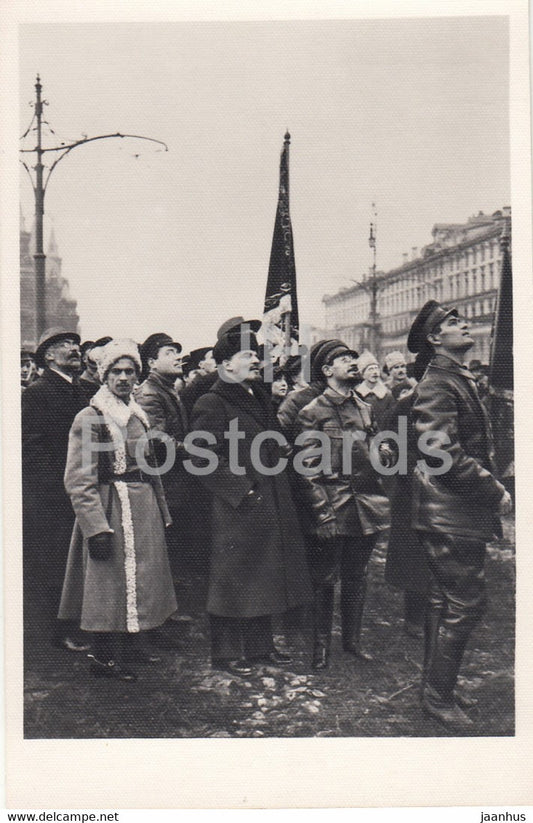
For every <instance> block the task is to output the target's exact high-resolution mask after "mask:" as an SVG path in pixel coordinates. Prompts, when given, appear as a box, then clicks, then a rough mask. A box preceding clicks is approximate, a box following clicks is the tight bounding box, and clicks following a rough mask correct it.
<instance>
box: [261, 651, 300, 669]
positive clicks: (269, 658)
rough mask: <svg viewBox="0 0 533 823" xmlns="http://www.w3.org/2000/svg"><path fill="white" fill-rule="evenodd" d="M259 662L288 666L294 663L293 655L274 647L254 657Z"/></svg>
mask: <svg viewBox="0 0 533 823" xmlns="http://www.w3.org/2000/svg"><path fill="white" fill-rule="evenodd" d="M252 659H253V660H257V662H258V663H270V664H271V665H272V666H286V665H287V664H288V663H292V657H291V656H290V654H286V652H280V651H279V650H278V649H273V650H272V651H271V652H269V653H268V654H262V655H261V656H260V657H254V658H252Z"/></svg>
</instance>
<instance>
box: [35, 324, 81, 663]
mask: <svg viewBox="0 0 533 823" xmlns="http://www.w3.org/2000/svg"><path fill="white" fill-rule="evenodd" d="M79 345H80V338H79V335H78V334H76V333H75V332H71V331H66V330H64V329H59V328H53V329H48V330H47V331H45V332H44V334H43V335H42V336H41V339H40V341H39V346H38V348H37V351H36V353H35V358H36V363H37V366H38V367H39V368H42V369H43V373H42V375H41V377H39V378H38V379H37V380H35V381H34V382H33V383H32V384H31V385H30V386H28V388H27V389H26V390H25V391H24V393H23V395H22V482H23V522H24V613H25V627H26V630H27V631H32V632H33V631H34V630H35V629H38V630H39V631H42V630H44V631H46V632H48V633H49V635H50V637H49V639H51V640H52V643H53V645H56V646H59V647H62V648H66V649H68V650H69V651H83V650H85V649H86V648H87V646H86V645H84V644H83V643H81V642H79V641H78V640H77V639H76V634H75V630H74V627H73V626H71V625H69V624H68V623H67V622H66V621H58V620H57V619H56V615H57V610H58V606H59V599H60V596H61V586H62V584H63V577H64V574H65V563H66V559H67V554H68V547H69V542H70V535H71V533H72V526H73V523H74V512H73V510H72V506H71V505H70V500H69V498H68V495H67V493H66V491H65V488H64V485H63V474H64V471H65V465H66V460H67V448H68V436H69V431H70V427H71V424H72V421H73V420H74V418H75V416H76V414H77V413H78V412H79V411H80V410H81V409H82V408H84V406H86V405H87V401H86V399H85V397H84V396H83V394H82V392H81V391H80V389H79V386H78V385H77V375H78V373H79V371H80V367H81V359H80V348H79Z"/></svg>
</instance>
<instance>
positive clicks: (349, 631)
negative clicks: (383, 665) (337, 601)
mask: <svg viewBox="0 0 533 823" xmlns="http://www.w3.org/2000/svg"><path fill="white" fill-rule="evenodd" d="M365 599H366V576H365V577H364V578H362V579H361V580H342V581H341V623H342V648H343V649H344V651H345V652H348V653H349V654H353V655H355V657H358V658H360V659H361V660H372V659H373V658H372V656H371V655H369V654H365V653H364V652H363V651H361V625H362V622H363V610H364V607H365Z"/></svg>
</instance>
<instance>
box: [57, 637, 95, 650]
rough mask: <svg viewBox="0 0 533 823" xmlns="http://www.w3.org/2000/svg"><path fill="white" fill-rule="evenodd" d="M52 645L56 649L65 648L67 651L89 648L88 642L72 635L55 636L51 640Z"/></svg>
mask: <svg viewBox="0 0 533 823" xmlns="http://www.w3.org/2000/svg"><path fill="white" fill-rule="evenodd" d="M52 646H55V648H56V649H66V650H67V652H88V651H89V649H90V648H91V646H90V643H83V642H82V641H81V640H74V638H72V637H56V638H55V639H54V640H53V641H52Z"/></svg>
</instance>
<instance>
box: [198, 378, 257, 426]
mask: <svg viewBox="0 0 533 823" xmlns="http://www.w3.org/2000/svg"><path fill="white" fill-rule="evenodd" d="M211 391H212V392H215V394H219V395H221V396H222V397H224V398H225V399H226V400H227V401H228V403H232V404H233V405H235V406H238V407H239V408H240V409H242V411H246V412H248V414H251V415H252V417H255V419H256V420H257V421H258V422H259V423H261V425H262V426H263V427H264V428H268V426H269V405H268V404H269V401H268V397H267V396H266V395H265V394H264V390H261V389H260V388H254V393H253V394H250V393H249V392H248V391H247V390H246V389H245V388H244V386H242V385H241V384H240V383H227V382H226V381H225V380H221V379H220V378H219V379H218V380H217V381H216V383H215V384H214V386H213V388H212V389H211Z"/></svg>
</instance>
